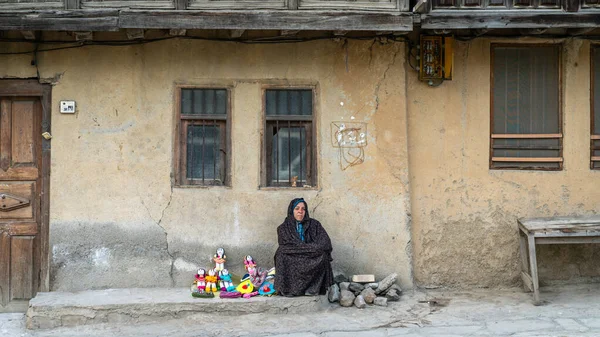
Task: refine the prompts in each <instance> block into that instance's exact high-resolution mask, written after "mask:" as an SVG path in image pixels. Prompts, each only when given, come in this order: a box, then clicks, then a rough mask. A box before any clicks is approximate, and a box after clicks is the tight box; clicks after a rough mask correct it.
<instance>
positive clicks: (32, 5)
mask: <svg viewBox="0 0 600 337" xmlns="http://www.w3.org/2000/svg"><path fill="white" fill-rule="evenodd" d="M0 8H2V11H4V10H31V9H33V10H52V9H58V10H61V9H64V8H65V4H64V3H63V2H62V1H48V2H13V3H1V4H0Z"/></svg>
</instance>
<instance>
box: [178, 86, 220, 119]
mask: <svg viewBox="0 0 600 337" xmlns="http://www.w3.org/2000/svg"><path fill="white" fill-rule="evenodd" d="M181 114H183V115H227V90H226V89H182V91H181Z"/></svg>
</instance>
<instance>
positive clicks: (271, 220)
mask: <svg viewBox="0 0 600 337" xmlns="http://www.w3.org/2000/svg"><path fill="white" fill-rule="evenodd" d="M2 47H3V48H4V50H17V49H21V50H23V49H25V50H26V49H27V48H31V46H27V45H24V46H23V45H7V44H3V45H2ZM42 47H43V46H42ZM404 54H405V49H404V44H402V43H387V44H380V43H373V41H349V42H347V44H346V43H345V42H344V41H317V42H307V43H300V44H275V45H243V44H236V43H224V42H205V41H192V40H170V41H164V42H157V43H151V44H146V45H139V46H123V47H108V46H94V47H84V48H78V49H67V50H61V51H53V52H46V53H40V54H39V56H38V60H39V72H40V75H41V77H42V78H46V79H48V78H54V77H56V75H58V74H60V76H58V77H56V78H57V80H56V83H55V85H54V87H53V90H52V134H53V136H54V138H53V139H52V153H51V157H52V167H51V170H52V172H51V191H50V200H51V206H50V211H51V212H50V214H51V220H50V243H51V246H50V247H51V275H50V277H51V287H52V289H54V290H76V289H92V288H102V287H135V286H170V285H177V286H187V285H189V283H190V282H191V279H192V275H193V274H194V272H195V270H196V268H197V267H209V266H210V262H209V257H210V256H211V255H212V254H213V253H214V250H215V249H216V248H217V247H218V246H223V247H224V248H225V249H226V253H227V255H228V257H229V260H228V266H229V267H230V269H233V270H234V271H237V272H241V266H242V264H241V261H242V257H243V256H244V255H245V254H251V255H253V256H254V257H255V258H256V259H257V260H258V262H259V265H262V266H265V267H270V266H271V265H272V263H273V261H272V256H273V253H274V252H275V249H276V246H277V244H276V232H275V228H276V226H277V225H279V224H280V223H281V222H282V220H283V219H284V217H285V212H286V208H287V204H288V203H289V200H290V199H292V198H293V197H297V196H303V197H304V198H305V199H307V201H308V203H309V210H310V211H311V215H312V216H313V217H315V218H317V219H318V220H320V221H321V222H322V223H323V225H324V226H325V228H326V229H327V231H328V232H329V234H330V236H331V238H332V240H333V246H334V251H333V258H334V261H333V266H334V270H335V271H338V272H344V273H346V274H352V273H374V274H376V275H377V276H378V277H382V276H385V275H387V274H388V273H391V272H398V273H399V275H400V283H401V284H402V285H403V286H406V287H410V286H412V274H411V273H412V272H411V244H410V205H409V202H410V198H409V194H408V191H409V187H408V185H409V177H408V156H407V132H406V99H405V97H406V88H405V58H404ZM0 57H2V61H1V62H0V78H27V77H35V76H36V70H35V67H32V66H31V65H30V61H31V55H21V56H0ZM267 82H270V83H273V82H275V83H280V84H286V83H290V84H295V83H312V84H315V85H317V88H318V89H317V99H316V107H317V112H316V114H317V119H316V126H317V130H318V144H317V147H318V166H319V168H318V175H319V182H318V188H316V189H306V190H304V189H300V190H295V189H294V190H292V189H279V190H266V189H260V188H258V186H259V172H260V171H259V170H260V143H261V135H262V133H261V127H262V110H261V109H262V102H261V86H262V85H263V84H265V83H267ZM214 83H224V84H230V85H232V86H233V89H232V135H231V139H232V143H233V149H232V164H231V168H232V187H230V188H223V187H214V188H176V187H175V188H174V187H173V186H172V160H173V132H174V118H173V117H174V113H175V112H174V98H173V97H174V88H175V85H176V84H191V85H199V86H202V85H207V84H214ZM61 100H75V101H76V102H77V113H76V114H75V115H61V114H60V113H59V112H58V107H59V101H61ZM340 103H343V105H342V104H340ZM413 106H414V105H413ZM352 116H354V117H355V120H358V121H365V122H367V123H368V134H369V135H368V142H369V145H368V146H367V147H366V148H365V162H364V163H363V164H361V165H357V166H354V167H351V168H349V169H347V170H345V171H342V170H341V169H340V166H339V153H338V152H337V149H335V148H333V147H332V145H331V140H330V139H331V131H330V124H331V122H332V121H338V120H341V119H342V118H343V119H344V120H349V119H350V118H351V117H352ZM167 245H168V246H167Z"/></svg>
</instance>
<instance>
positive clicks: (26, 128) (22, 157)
mask: <svg viewBox="0 0 600 337" xmlns="http://www.w3.org/2000/svg"><path fill="white" fill-rule="evenodd" d="M35 105H36V102H35V101H13V104H12V116H11V117H12V137H11V145H12V148H11V155H12V164H13V165H17V164H29V166H37V165H36V162H35V153H34V146H33V144H34V139H35V138H34V135H33V130H34V127H33V125H34V123H35V118H34V112H35V110H36V109H35ZM38 137H39V134H38ZM11 166H12V165H11Z"/></svg>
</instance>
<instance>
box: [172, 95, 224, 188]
mask: <svg viewBox="0 0 600 337" xmlns="http://www.w3.org/2000/svg"><path fill="white" fill-rule="evenodd" d="M184 89H198V90H225V91H226V92H227V99H226V101H225V103H226V105H227V106H226V109H225V110H226V115H225V116H224V117H223V116H222V115H206V114H203V115H183V114H182V113H181V112H182V111H181V109H182V106H181V100H182V92H183V90H184ZM174 94H175V102H176V104H175V114H174V116H175V132H174V141H173V164H174V165H173V170H174V171H173V178H174V186H175V187H201V188H202V187H204V188H205V187H231V150H232V145H231V102H232V97H231V96H232V86H231V85H217V84H211V85H188V84H179V85H176V86H175V93H174ZM204 123H206V124H211V125H214V124H217V125H219V128H220V131H221V132H220V138H221V142H223V143H222V144H224V148H225V154H224V156H222V157H221V162H222V169H221V170H223V171H224V172H223V176H224V179H225V181H224V182H223V183H222V184H221V183H217V181H218V180H216V179H204V178H203V179H188V178H187V151H186V150H187V134H186V130H187V126H189V125H203V124H204Z"/></svg>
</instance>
